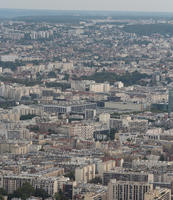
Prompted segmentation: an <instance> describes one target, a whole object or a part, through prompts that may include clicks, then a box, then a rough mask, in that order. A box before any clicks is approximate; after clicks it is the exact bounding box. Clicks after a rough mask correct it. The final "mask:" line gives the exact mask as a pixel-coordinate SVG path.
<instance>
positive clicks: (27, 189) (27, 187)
mask: <svg viewBox="0 0 173 200" xmlns="http://www.w3.org/2000/svg"><path fill="white" fill-rule="evenodd" d="M34 192H35V190H34V188H33V186H32V185H31V184H30V183H24V184H23V185H22V187H21V188H19V189H17V190H16V191H14V193H13V194H12V197H17V198H21V199H23V200H25V199H27V198H29V197H30V196H33V195H34Z"/></svg>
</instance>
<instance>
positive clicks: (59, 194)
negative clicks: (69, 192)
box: [55, 190, 68, 200]
mask: <svg viewBox="0 0 173 200" xmlns="http://www.w3.org/2000/svg"><path fill="white" fill-rule="evenodd" d="M55 199H56V200H68V199H67V198H66V197H65V195H64V193H63V192H62V190H59V192H57V193H56V194H55Z"/></svg>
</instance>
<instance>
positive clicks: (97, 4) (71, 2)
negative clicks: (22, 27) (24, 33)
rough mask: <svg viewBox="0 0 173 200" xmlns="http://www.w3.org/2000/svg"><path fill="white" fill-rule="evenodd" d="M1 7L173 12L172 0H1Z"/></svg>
mask: <svg viewBox="0 0 173 200" xmlns="http://www.w3.org/2000/svg"><path fill="white" fill-rule="evenodd" d="M0 8H15V9H53V10H116V11H146V12H152V11H154V12H173V1H172V0H164V1H163V0H145V1H144V0H63V1H62V0H49V1H48V0H36V1H35V0H30V1H28V0H6V1H4V0H0Z"/></svg>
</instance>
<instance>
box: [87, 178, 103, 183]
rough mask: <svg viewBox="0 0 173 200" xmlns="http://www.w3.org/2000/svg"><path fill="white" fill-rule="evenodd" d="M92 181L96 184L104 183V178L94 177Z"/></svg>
mask: <svg viewBox="0 0 173 200" xmlns="http://www.w3.org/2000/svg"><path fill="white" fill-rule="evenodd" d="M90 183H94V184H102V179H101V178H100V177H95V178H94V179H92V180H91V181H90Z"/></svg>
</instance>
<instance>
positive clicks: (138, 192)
mask: <svg viewBox="0 0 173 200" xmlns="http://www.w3.org/2000/svg"><path fill="white" fill-rule="evenodd" d="M152 188H153V186H152V184H149V183H146V182H133V181H117V180H116V179H112V180H111V181H110V182H109V185H108V200H144V194H145V193H146V192H148V191H150V190H151V189H152Z"/></svg>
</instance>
